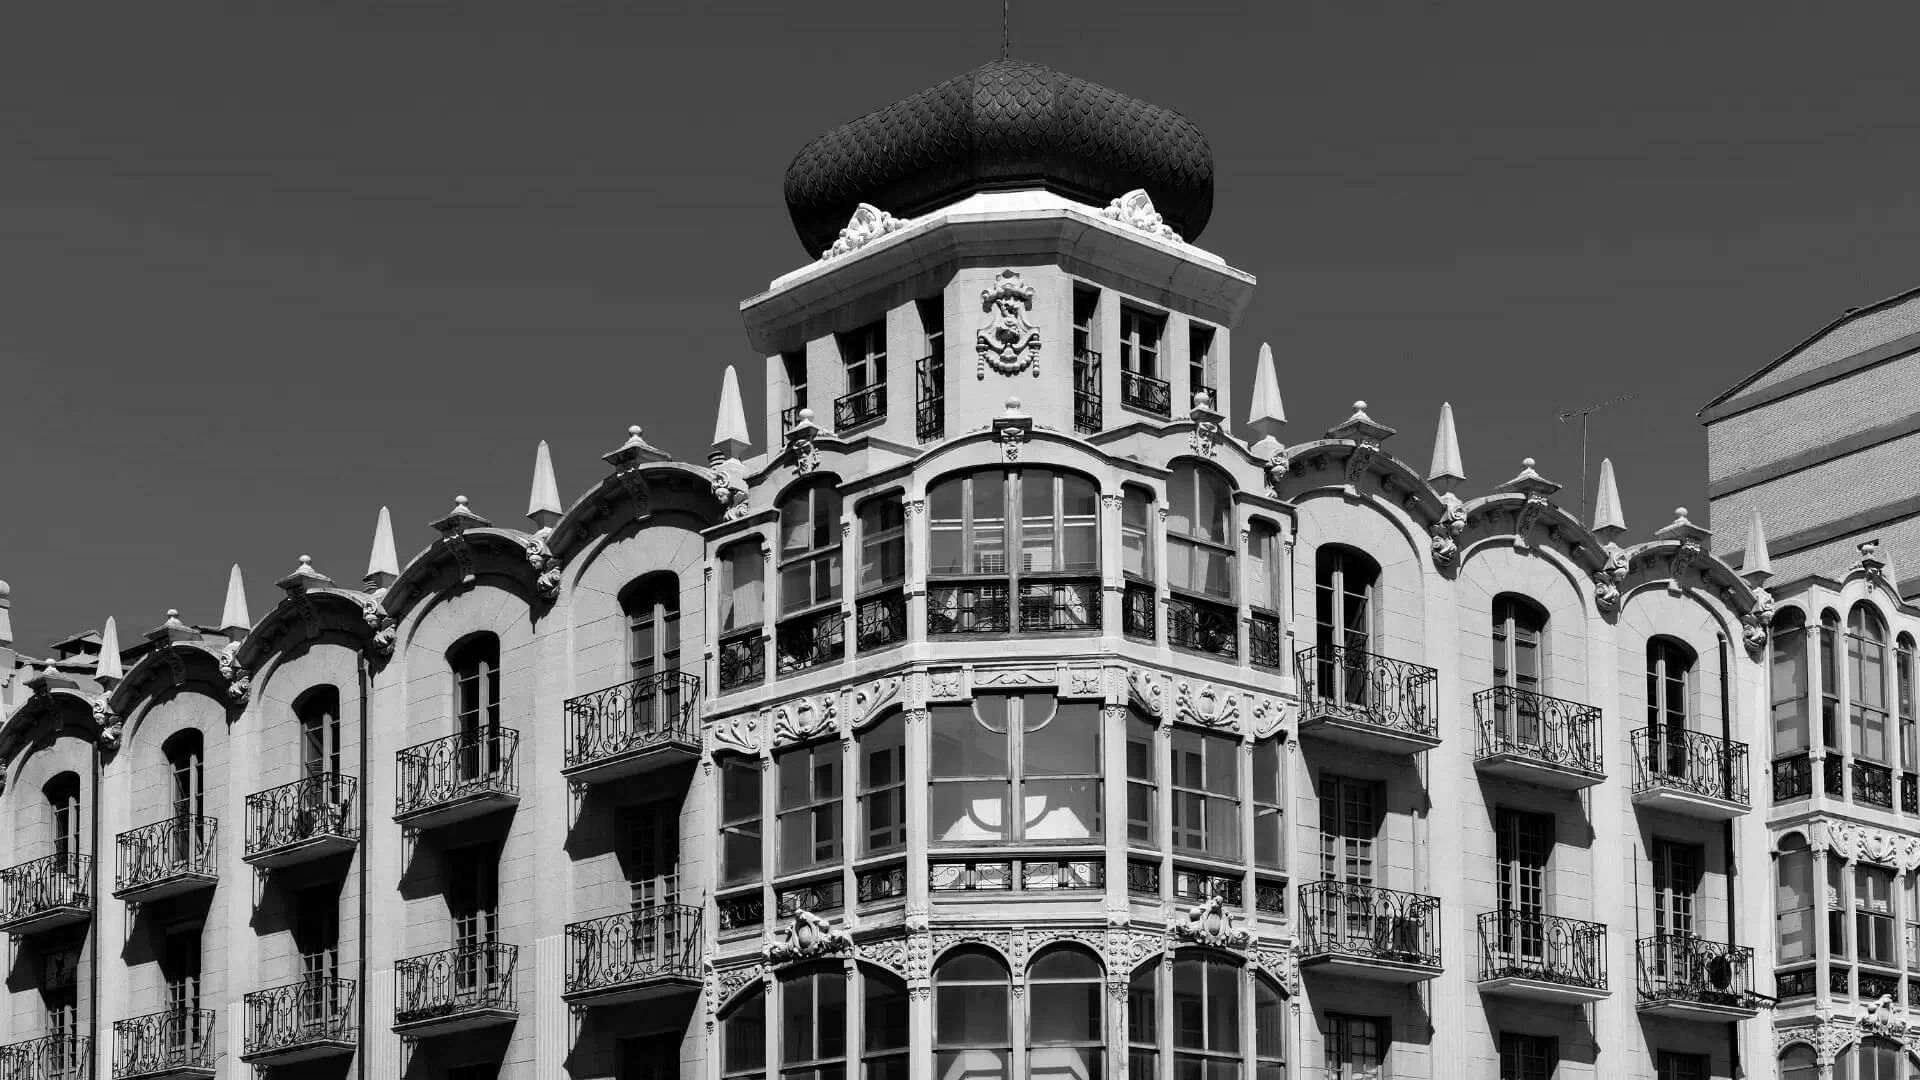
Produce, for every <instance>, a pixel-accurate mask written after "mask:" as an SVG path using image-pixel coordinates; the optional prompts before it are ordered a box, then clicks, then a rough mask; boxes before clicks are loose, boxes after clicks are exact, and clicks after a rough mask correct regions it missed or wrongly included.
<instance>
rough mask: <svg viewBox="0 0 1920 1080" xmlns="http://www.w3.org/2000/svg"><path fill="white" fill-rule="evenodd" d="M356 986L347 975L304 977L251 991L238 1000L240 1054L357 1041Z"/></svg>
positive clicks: (357, 1011) (266, 1052)
mask: <svg viewBox="0 0 1920 1080" xmlns="http://www.w3.org/2000/svg"><path fill="white" fill-rule="evenodd" d="M359 989H360V987H359V984H358V983H356V982H354V981H353V980H352V979H325V978H308V979H301V980H300V981H299V982H295V983H288V984H286V985H285V986H276V987H273V988H272V989H269V990H255V991H254V992H253V993H251V994H248V995H247V996H246V997H245V998H244V999H243V1000H244V1001H245V1003H246V1006H247V1041H246V1049H245V1051H244V1053H246V1054H247V1056H249V1057H251V1056H253V1055H255V1054H270V1053H273V1052H274V1051H276V1050H294V1049H298V1048H300V1047H304V1046H312V1045H314V1044H315V1043H346V1044H348V1045H352V1044H354V1043H356V1042H358V1041H359V1035H360V1027H359V1024H358V1022H357V1020H356V1019H355V1018H356V1017H357V1016H358V1015H359V1010H358V1008H357V1007H356V1003H355V1001H354V995H355V994H356V993H357V992H358V991H359Z"/></svg>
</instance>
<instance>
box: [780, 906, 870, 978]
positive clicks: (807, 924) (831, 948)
mask: <svg viewBox="0 0 1920 1080" xmlns="http://www.w3.org/2000/svg"><path fill="white" fill-rule="evenodd" d="M852 952H853V938H852V937H850V936H848V934H847V932H846V931H845V930H840V929H837V928H835V927H834V926H833V924H831V923H829V922H827V920H825V919H822V918H821V917H820V916H818V915H815V914H814V913H813V912H811V911H806V910H800V911H796V912H794V913H793V924H792V925H791V926H789V927H787V928H786V929H784V930H780V931H776V932H775V936H774V937H773V938H772V939H771V940H769V941H768V942H767V943H766V944H765V945H764V946H762V947H761V950H760V954H761V955H762V956H764V957H765V958H766V961H767V964H768V966H769V967H773V966H778V965H781V964H793V963H798V962H800V961H803V960H818V959H820V958H821V957H825V956H838V955H846V954H850V953H852Z"/></svg>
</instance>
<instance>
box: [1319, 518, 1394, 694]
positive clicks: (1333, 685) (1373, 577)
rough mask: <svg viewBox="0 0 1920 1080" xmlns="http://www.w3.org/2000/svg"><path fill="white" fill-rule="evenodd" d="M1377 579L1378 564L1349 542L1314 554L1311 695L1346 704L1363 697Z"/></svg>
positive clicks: (1324, 548)
mask: <svg viewBox="0 0 1920 1080" xmlns="http://www.w3.org/2000/svg"><path fill="white" fill-rule="evenodd" d="M1379 582H1380V565H1379V564H1378V563H1376V562H1374V561H1373V560H1372V559H1369V558H1367V557H1366V556H1365V555H1362V554H1361V553H1360V552H1358V551H1355V550H1353V549H1352V548H1348V547H1340V546H1338V545H1326V546H1323V547H1321V548H1320V550H1319V551H1318V552H1316V553H1315V554H1314V559H1313V610H1314V642H1313V644H1314V669H1315V671H1314V681H1315V685H1314V687H1313V693H1314V695H1315V696H1317V697H1322V698H1330V699H1332V700H1334V701H1341V702H1346V703H1347V704H1350V705H1359V704H1363V703H1365V702H1366V701H1367V693H1368V690H1369V688H1370V686H1371V682H1370V680H1369V679H1368V678H1367V672H1368V670H1369V668H1370V667H1371V664H1370V663H1369V660H1370V653H1371V652H1372V649H1373V611H1374V604H1373V591H1374V588H1375V587H1376V586H1377V585H1378V584H1379Z"/></svg>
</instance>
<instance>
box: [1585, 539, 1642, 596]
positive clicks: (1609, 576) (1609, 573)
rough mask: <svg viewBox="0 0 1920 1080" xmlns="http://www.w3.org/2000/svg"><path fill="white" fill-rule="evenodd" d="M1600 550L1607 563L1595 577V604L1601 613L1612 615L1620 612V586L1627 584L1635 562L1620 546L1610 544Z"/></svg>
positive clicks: (1602, 565)
mask: <svg viewBox="0 0 1920 1080" xmlns="http://www.w3.org/2000/svg"><path fill="white" fill-rule="evenodd" d="M1600 550H1601V552H1602V553H1603V554H1605V555H1606V557H1607V561H1606V562H1605V563H1603V564H1601V566H1600V570H1599V572H1598V573H1595V574H1594V575H1593V603H1594V606H1595V607H1597V608H1599V609H1600V610H1601V611H1603V612H1607V613H1612V612H1616V611H1619V610H1620V586H1622V585H1624V584H1626V581H1627V573H1628V571H1629V570H1631V569H1632V567H1633V560H1632V558H1630V557H1629V556H1628V555H1627V553H1626V552H1625V551H1624V550H1622V549H1621V547H1620V545H1618V544H1614V543H1608V544H1607V545H1606V546H1604V547H1602V548H1601V549H1600Z"/></svg>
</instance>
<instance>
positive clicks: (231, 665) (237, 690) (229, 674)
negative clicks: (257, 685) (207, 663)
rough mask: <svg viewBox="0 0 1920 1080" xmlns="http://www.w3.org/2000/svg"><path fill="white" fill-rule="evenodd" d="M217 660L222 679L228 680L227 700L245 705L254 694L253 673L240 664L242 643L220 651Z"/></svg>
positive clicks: (236, 643)
mask: <svg viewBox="0 0 1920 1080" xmlns="http://www.w3.org/2000/svg"><path fill="white" fill-rule="evenodd" d="M217 660H218V663H219V665H220V677H221V678H223V679H225V680H227V700H228V701H231V702H233V703H234V704H235V705H245V704H246V703H247V698H248V696H249V695H250V694H251V693H252V692H253V673H252V672H250V671H248V670H247V669H246V668H245V667H244V666H243V665H242V664H241V663H240V643H239V642H237V641H236V642H234V643H232V644H231V645H228V646H227V647H226V648H224V649H222V650H220V655H219V657H218V658H217Z"/></svg>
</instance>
